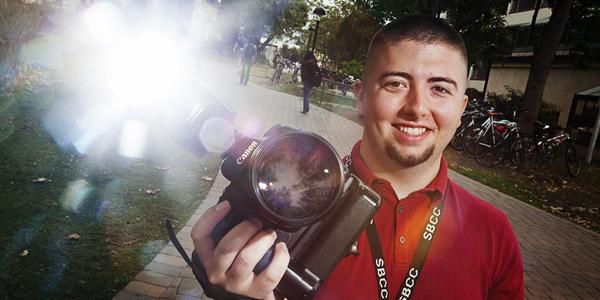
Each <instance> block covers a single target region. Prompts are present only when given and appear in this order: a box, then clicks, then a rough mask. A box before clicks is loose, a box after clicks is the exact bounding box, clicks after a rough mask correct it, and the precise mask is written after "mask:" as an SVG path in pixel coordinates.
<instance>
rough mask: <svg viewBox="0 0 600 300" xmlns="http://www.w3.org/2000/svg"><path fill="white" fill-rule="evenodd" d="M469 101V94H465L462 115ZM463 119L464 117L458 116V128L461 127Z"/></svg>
mask: <svg viewBox="0 0 600 300" xmlns="http://www.w3.org/2000/svg"><path fill="white" fill-rule="evenodd" d="M468 103H469V97H468V96H467V95H465V97H464V98H463V105H462V109H461V110H460V114H461V116H462V114H463V112H465V109H466V108H467V104H468ZM461 119H462V117H461V118H458V124H457V125H456V128H458V127H460V122H461Z"/></svg>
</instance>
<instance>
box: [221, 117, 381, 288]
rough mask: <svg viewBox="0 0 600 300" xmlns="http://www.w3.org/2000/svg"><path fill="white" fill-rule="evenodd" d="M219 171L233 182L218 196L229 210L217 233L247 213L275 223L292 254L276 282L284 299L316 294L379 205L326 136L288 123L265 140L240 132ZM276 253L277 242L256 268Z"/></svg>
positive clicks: (276, 127)
mask: <svg viewBox="0 0 600 300" xmlns="http://www.w3.org/2000/svg"><path fill="white" fill-rule="evenodd" d="M221 171H222V173H223V175H224V176H225V177H226V178H227V179H229V180H230V182H231V183H230V185H229V186H227V188H226V189H225V190H224V191H223V194H222V195H221V197H220V200H219V201H224V200H227V201H229V202H230V203H231V207H232V210H231V212H230V213H229V215H227V216H226V217H225V219H223V220H222V221H221V222H220V223H219V224H217V226H216V227H215V229H214V230H213V232H212V238H213V240H214V241H215V243H217V242H218V241H220V240H221V238H222V237H223V236H224V235H225V234H226V233H227V232H228V231H229V230H230V229H232V228H233V227H234V226H236V225H237V224H239V223H240V222H242V221H243V220H246V219H248V218H258V219H259V220H261V221H262V222H263V224H264V226H265V227H267V228H273V229H275V230H276V232H277V239H278V241H283V242H285V243H286V245H287V246H288V249H289V251H290V256H291V261H290V264H289V266H288V268H287V270H286V272H285V275H284V276H283V279H282V280H281V282H280V283H279V285H278V286H277V288H276V290H275V293H276V294H277V295H278V296H281V297H285V298H287V299H305V298H310V297H311V296H313V295H314V293H315V292H316V290H317V289H318V287H319V285H320V284H321V283H322V282H323V281H324V280H325V279H326V278H327V276H328V275H329V274H330V273H331V271H332V270H333V268H334V267H335V266H336V264H337V263H338V262H339V260H340V259H341V258H342V257H344V256H345V255H347V254H348V253H350V249H351V247H352V245H353V243H354V242H355V241H356V240H357V238H358V236H359V234H360V233H361V232H362V231H363V229H364V228H365V227H366V226H367V224H368V223H369V222H370V220H371V219H372V218H373V215H374V214H375V212H376V211H377V209H378V207H379V205H380V198H379V195H377V194H376V193H375V192H374V191H372V190H371V189H370V188H368V187H367V186H366V185H364V184H363V183H362V182H361V181H360V180H359V179H358V178H357V177H355V176H354V175H351V174H349V172H348V168H347V166H346V165H345V164H344V163H343V162H342V160H341V159H340V157H339V156H338V154H337V152H336V151H335V150H334V148H333V147H332V146H331V145H330V144H329V143H328V142H327V141H326V140H325V139H323V138H322V137H320V136H318V135H316V134H314V133H310V132H305V131H301V130H296V129H292V128H289V127H283V126H279V125H278V126H275V127H273V128H271V129H269V130H268V131H267V132H266V133H265V135H264V139H262V140H261V139H257V138H249V137H240V138H238V139H237V141H236V142H235V143H234V144H233V146H231V147H230V148H229V149H228V150H227V151H226V152H225V153H224V154H223V162H222V164H221ZM272 256H273V248H271V249H270V250H269V251H268V252H267V253H266V254H265V256H264V257H263V258H262V259H261V261H260V262H259V263H258V264H257V265H256V267H255V268H254V272H255V273H260V272H261V271H262V270H264V269H265V268H266V267H267V266H268V265H269V263H270V261H271V259H272Z"/></svg>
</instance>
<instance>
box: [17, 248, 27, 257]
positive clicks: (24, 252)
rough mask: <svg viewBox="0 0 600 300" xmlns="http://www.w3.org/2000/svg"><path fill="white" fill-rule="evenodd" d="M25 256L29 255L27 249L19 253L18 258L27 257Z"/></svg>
mask: <svg viewBox="0 0 600 300" xmlns="http://www.w3.org/2000/svg"><path fill="white" fill-rule="evenodd" d="M27 254H29V251H27V249H25V250H23V252H21V253H19V256H27Z"/></svg>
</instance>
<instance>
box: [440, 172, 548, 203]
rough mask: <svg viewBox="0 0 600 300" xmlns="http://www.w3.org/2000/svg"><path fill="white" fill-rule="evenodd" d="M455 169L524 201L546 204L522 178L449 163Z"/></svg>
mask: <svg viewBox="0 0 600 300" xmlns="http://www.w3.org/2000/svg"><path fill="white" fill-rule="evenodd" d="M449 167H450V169H452V170H453V171H455V172H457V173H459V174H462V175H464V176H467V177H469V178H471V179H474V180H476V181H478V182H481V183H483V184H485V185H487V186H489V187H492V188H495V189H497V190H499V191H500V192H502V193H504V194H507V195H510V196H512V197H514V198H517V199H519V200H521V201H523V202H528V203H530V204H532V205H534V206H536V207H539V208H542V207H543V206H545V204H544V203H545V201H544V199H542V198H540V197H539V196H538V194H537V193H536V191H534V190H532V189H530V188H528V187H527V186H526V185H524V184H523V183H522V182H521V181H520V180H518V179H515V178H514V177H505V176H500V175H498V174H494V173H491V172H487V171H482V170H479V169H471V168H467V167H463V166H460V165H457V164H452V163H451V164H449Z"/></svg>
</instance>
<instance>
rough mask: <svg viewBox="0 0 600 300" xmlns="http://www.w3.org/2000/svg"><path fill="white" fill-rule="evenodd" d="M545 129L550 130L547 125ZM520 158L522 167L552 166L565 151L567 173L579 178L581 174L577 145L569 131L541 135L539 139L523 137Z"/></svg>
mask: <svg viewBox="0 0 600 300" xmlns="http://www.w3.org/2000/svg"><path fill="white" fill-rule="evenodd" d="M544 129H548V127H547V125H546V126H544ZM518 143H519V148H520V149H519V152H520V153H519V154H518V155H519V156H520V157H521V160H522V165H523V166H524V167H528V166H529V164H531V163H532V162H533V163H537V164H538V165H546V164H548V165H550V164H553V163H554V162H555V160H556V157H558V156H559V153H560V152H561V148H564V149H562V151H564V155H565V157H564V159H565V165H566V168H567V172H568V173H569V175H570V176H571V177H577V176H579V174H580V172H581V160H580V159H579V156H577V151H576V149H575V143H574V142H573V139H572V138H571V134H570V133H569V130H563V131H560V132H558V133H557V134H555V135H553V136H549V134H548V133H544V134H540V135H539V138H537V139H534V138H529V137H523V138H521V139H520V140H519V141H518Z"/></svg>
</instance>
